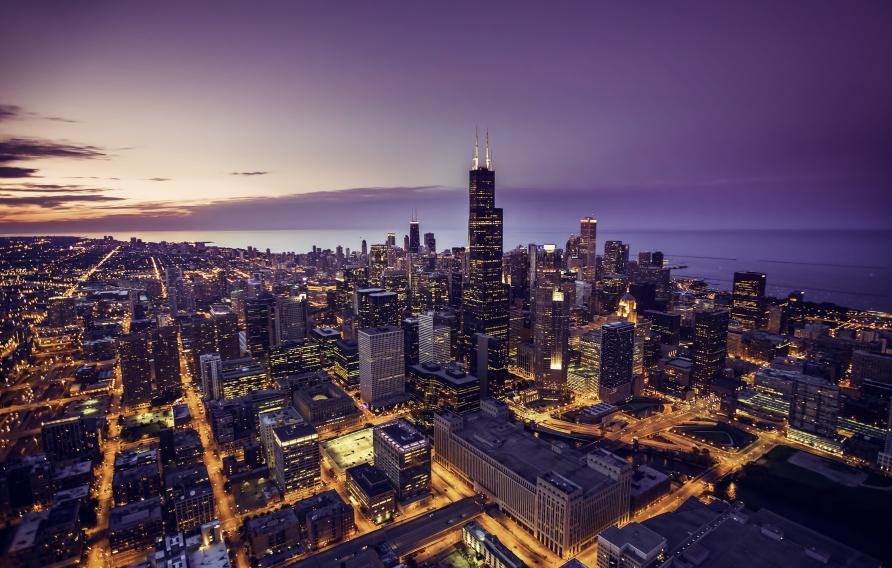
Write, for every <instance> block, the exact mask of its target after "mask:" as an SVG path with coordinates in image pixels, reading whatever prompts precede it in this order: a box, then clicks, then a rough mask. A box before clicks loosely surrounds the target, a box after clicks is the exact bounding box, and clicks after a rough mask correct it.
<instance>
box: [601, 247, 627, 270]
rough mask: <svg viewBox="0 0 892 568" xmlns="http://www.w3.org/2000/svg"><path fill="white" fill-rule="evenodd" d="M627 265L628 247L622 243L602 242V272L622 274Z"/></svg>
mask: <svg viewBox="0 0 892 568" xmlns="http://www.w3.org/2000/svg"><path fill="white" fill-rule="evenodd" d="M628 263H629V245H627V244H624V243H623V242H622V241H605V242H604V272H606V273H608V274H624V273H625V272H626V265H627V264H628Z"/></svg>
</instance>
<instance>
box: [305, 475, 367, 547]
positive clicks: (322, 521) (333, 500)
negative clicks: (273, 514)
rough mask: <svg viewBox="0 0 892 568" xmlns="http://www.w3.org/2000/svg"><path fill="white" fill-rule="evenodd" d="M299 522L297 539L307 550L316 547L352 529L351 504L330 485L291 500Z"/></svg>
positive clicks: (353, 527)
mask: <svg viewBox="0 0 892 568" xmlns="http://www.w3.org/2000/svg"><path fill="white" fill-rule="evenodd" d="M294 514H295V515H296V516H297V520H298V522H299V523H300V526H301V540H302V541H303V544H304V546H305V547H306V548H307V549H308V550H318V549H320V548H322V547H325V546H328V545H329V544H331V543H334V542H338V541H340V540H344V539H345V538H347V537H348V536H349V535H351V534H352V533H353V532H354V531H355V530H356V519H355V518H354V517H353V507H351V506H350V505H348V504H347V503H345V502H344V501H343V499H341V496H340V495H338V492H337V491H335V490H334V489H331V490H328V491H323V492H322V493H317V494H316V495H313V496H312V497H307V498H306V499H302V500H300V501H298V502H297V503H295V504H294Z"/></svg>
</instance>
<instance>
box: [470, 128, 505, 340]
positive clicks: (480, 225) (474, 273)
mask: <svg viewBox="0 0 892 568" xmlns="http://www.w3.org/2000/svg"><path fill="white" fill-rule="evenodd" d="M468 186H469V196H470V209H469V214H468V247H469V249H468V284H467V287H466V288H465V289H464V301H463V314H462V327H463V330H462V331H463V335H464V337H463V342H464V344H463V347H464V349H463V353H464V356H465V357H468V356H469V354H470V352H471V349H470V342H471V341H472V339H473V336H474V334H475V333H484V334H486V335H489V336H492V337H495V338H496V339H498V340H499V341H507V340H508V293H507V290H506V289H505V286H504V285H503V284H502V210H501V209H500V208H498V207H496V206H495V201H496V174H495V171H494V170H493V165H492V157H491V154H490V149H489V135H488V134H487V138H486V161H485V163H484V165H483V166H481V165H480V160H479V157H478V146H477V143H475V144H474V161H473V163H472V166H471V171H470V172H469V184H468Z"/></svg>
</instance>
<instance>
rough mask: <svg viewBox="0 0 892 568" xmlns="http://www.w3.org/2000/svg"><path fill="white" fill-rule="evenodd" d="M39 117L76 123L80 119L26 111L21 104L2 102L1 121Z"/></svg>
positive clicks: (0, 107)
mask: <svg viewBox="0 0 892 568" xmlns="http://www.w3.org/2000/svg"><path fill="white" fill-rule="evenodd" d="M29 118H33V119H38V120H50V121H52V122H67V123H76V122H78V121H76V120H72V119H70V118H65V117H62V116H45V115H42V114H39V113H36V112H31V111H26V110H25V109H23V108H22V107H20V106H19V105H4V104H0V122H3V121H4V120H14V119H29Z"/></svg>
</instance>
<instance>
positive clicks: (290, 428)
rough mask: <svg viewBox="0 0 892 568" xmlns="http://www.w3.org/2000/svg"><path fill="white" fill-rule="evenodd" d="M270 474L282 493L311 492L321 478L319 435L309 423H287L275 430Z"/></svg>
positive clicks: (273, 432) (273, 431)
mask: <svg viewBox="0 0 892 568" xmlns="http://www.w3.org/2000/svg"><path fill="white" fill-rule="evenodd" d="M272 450H273V451H272V455H273V456H274V459H273V467H271V468H270V471H271V473H272V474H273V476H274V477H275V479H276V483H277V484H278V486H279V490H280V491H282V494H283V495H287V494H289V493H292V492H302V491H309V490H312V489H314V488H315V487H317V486H318V485H319V483H320V480H321V474H320V469H319V467H320V457H319V434H318V433H317V432H316V429H315V428H313V427H312V426H310V425H309V424H295V423H291V424H285V425H282V426H276V427H275V428H273V429H272Z"/></svg>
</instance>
